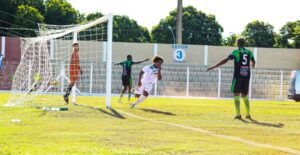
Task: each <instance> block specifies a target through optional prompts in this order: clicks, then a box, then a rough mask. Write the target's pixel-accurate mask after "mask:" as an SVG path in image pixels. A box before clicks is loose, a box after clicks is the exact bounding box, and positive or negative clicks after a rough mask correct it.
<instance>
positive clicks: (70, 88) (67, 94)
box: [64, 85, 73, 97]
mask: <svg viewBox="0 0 300 155" xmlns="http://www.w3.org/2000/svg"><path fill="white" fill-rule="evenodd" d="M72 87H73V86H70V85H69V86H68V88H67V91H66V93H65V95H64V97H69V95H70V93H71V90H72Z"/></svg>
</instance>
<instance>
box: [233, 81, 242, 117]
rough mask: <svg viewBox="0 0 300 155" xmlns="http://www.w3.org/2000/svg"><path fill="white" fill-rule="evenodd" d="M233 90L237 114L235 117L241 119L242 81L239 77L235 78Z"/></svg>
mask: <svg viewBox="0 0 300 155" xmlns="http://www.w3.org/2000/svg"><path fill="white" fill-rule="evenodd" d="M231 92H232V93H234V105H235V112H236V116H235V117H234V118H235V119H241V118H242V117H241V110H240V82H239V80H238V79H236V78H233V80H232V85H231Z"/></svg>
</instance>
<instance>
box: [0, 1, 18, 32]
mask: <svg viewBox="0 0 300 155" xmlns="http://www.w3.org/2000/svg"><path fill="white" fill-rule="evenodd" d="M0 11H1V12H0V26H1V27H4V28H8V27H10V26H11V25H10V24H9V23H12V22H13V21H14V18H13V17H12V16H10V15H9V14H15V8H14V4H13V1H7V0H0ZM7 13H9V14H7ZM7 31H8V30H7V29H0V35H1V36H6V35H10V34H8V33H7Z"/></svg>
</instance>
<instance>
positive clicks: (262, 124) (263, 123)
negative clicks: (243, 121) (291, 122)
mask: <svg viewBox="0 0 300 155" xmlns="http://www.w3.org/2000/svg"><path fill="white" fill-rule="evenodd" d="M250 121H251V122H250V123H252V124H255V125H259V126H265V127H273V128H282V127H283V126H284V124H282V123H278V124H274V123H267V122H260V121H257V120H255V119H250Z"/></svg>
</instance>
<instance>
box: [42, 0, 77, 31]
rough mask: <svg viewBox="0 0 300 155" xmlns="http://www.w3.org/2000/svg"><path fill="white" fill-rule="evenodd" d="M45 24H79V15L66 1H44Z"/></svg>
mask: <svg viewBox="0 0 300 155" xmlns="http://www.w3.org/2000/svg"><path fill="white" fill-rule="evenodd" d="M45 3H46V4H45V5H46V12H45V22H46V23H47V24H54V25H69V24H76V23H79V22H80V20H81V17H82V16H81V15H80V13H79V11H76V10H75V9H74V8H73V7H72V5H71V4H70V3H68V2H67V1H66V0H46V2H45Z"/></svg>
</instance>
